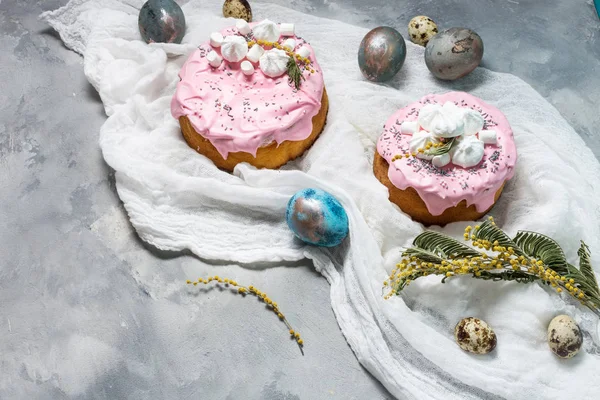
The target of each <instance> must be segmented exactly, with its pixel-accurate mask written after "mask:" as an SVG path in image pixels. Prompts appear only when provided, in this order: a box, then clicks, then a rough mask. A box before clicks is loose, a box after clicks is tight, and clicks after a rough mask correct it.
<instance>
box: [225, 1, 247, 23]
mask: <svg viewBox="0 0 600 400" xmlns="http://www.w3.org/2000/svg"><path fill="white" fill-rule="evenodd" d="M223 16H224V17H226V18H237V19H244V20H246V22H252V8H251V7H250V3H248V1H247V0H225V3H223Z"/></svg>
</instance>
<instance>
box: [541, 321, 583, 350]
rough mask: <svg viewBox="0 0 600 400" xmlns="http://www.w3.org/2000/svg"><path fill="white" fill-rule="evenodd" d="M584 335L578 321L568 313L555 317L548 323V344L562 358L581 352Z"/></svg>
mask: <svg viewBox="0 0 600 400" xmlns="http://www.w3.org/2000/svg"><path fill="white" fill-rule="evenodd" d="M582 344H583V335H582V334H581V330H580V329H579V326H577V323H575V321H573V319H572V318H571V317H569V316H568V315H559V316H558V317H555V318H554V319H553V320H552V321H550V324H549V325H548V345H549V346H550V350H552V352H553V353H554V354H556V355H557V356H559V357H560V358H571V357H573V356H574V355H575V354H577V353H579V350H580V349H581V345H582Z"/></svg>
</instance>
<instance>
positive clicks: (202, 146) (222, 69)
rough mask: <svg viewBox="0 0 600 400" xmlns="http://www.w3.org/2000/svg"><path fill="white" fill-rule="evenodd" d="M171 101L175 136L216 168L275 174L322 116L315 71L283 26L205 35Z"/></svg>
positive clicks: (308, 139) (309, 52) (308, 54)
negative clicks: (242, 164) (176, 122)
mask: <svg viewBox="0 0 600 400" xmlns="http://www.w3.org/2000/svg"><path fill="white" fill-rule="evenodd" d="M179 78H180V82H179V83H178V84H177V90H176V92H175V95H174V96H173V99H172V101H171V114H172V115H173V117H175V118H177V119H178V120H179V123H180V125H181V130H182V133H183V137H184V138H185V140H186V142H187V143H188V145H189V146H190V147H191V148H193V149H194V150H196V151H197V152H199V153H201V154H203V155H205V156H207V157H208V158H210V159H211V160H212V161H213V162H214V163H215V165H216V166H217V167H219V168H222V169H225V170H229V171H232V170H233V169H234V167H235V166H236V165H237V164H238V163H240V162H248V163H250V164H252V165H254V166H256V167H258V168H278V167H280V166H281V165H283V164H285V163H286V162H288V161H289V160H293V159H294V158H296V157H299V156H300V155H302V153H303V152H304V151H305V150H306V149H308V148H309V147H310V146H311V145H312V144H313V143H314V141H315V140H316V139H317V137H318V136H319V134H320V133H321V131H322V130H323V127H324V126H325V121H326V117H327V110H328V100H327V94H326V91H325V86H324V83H323V72H322V71H321V68H320V66H319V64H318V63H317V60H316V58H315V53H314V50H313V48H312V47H311V46H310V45H309V44H308V43H307V42H306V41H305V40H304V39H302V38H300V37H298V36H297V35H296V33H295V26H294V24H291V23H281V24H279V23H275V22H272V21H269V20H264V21H261V22H259V23H254V24H248V23H247V22H246V21H244V20H237V21H236V25H235V26H234V27H231V28H228V29H225V30H223V31H222V32H213V33H212V34H211V35H210V38H209V40H208V41H207V42H206V43H204V44H202V45H200V46H199V47H198V49H197V50H195V51H194V52H193V53H192V54H191V55H190V56H189V58H188V60H187V61H186V62H185V64H184V65H183V67H182V69H181V72H180V73H179Z"/></svg>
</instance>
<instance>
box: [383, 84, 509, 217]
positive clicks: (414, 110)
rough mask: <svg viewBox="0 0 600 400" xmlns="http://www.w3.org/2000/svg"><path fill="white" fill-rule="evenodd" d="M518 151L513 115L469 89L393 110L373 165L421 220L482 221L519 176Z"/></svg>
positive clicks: (393, 196) (391, 193) (393, 197)
mask: <svg viewBox="0 0 600 400" xmlns="http://www.w3.org/2000/svg"><path fill="white" fill-rule="evenodd" d="M516 161H517V150H516V146H515V141H514V137H513V132H512V129H511V127H510V125H509V123H508V120H507V119H506V117H505V116H504V115H503V114H502V112H500V110H498V109H497V108H496V107H493V106H491V105H489V104H486V103H484V102H483V101H482V100H480V99H478V98H476V97H474V96H471V95H469V94H467V93H462V92H450V93H446V94H441V95H428V96H425V97H423V98H422V99H421V100H419V101H418V102H416V103H413V104H410V105H409V106H407V107H404V108H402V109H401V110H399V111H397V112H396V113H395V114H394V115H392V116H391V117H390V118H389V119H388V121H387V122H386V124H385V126H384V131H383V134H382V135H381V137H380V138H379V140H378V142H377V151H376V152H375V160H374V163H373V170H374V173H375V176H376V177H377V178H378V179H379V180H380V181H381V182H382V183H383V184H384V185H385V186H387V188H388V190H389V196H390V200H391V201H392V202H394V203H395V204H397V205H398V206H399V207H400V209H402V211H404V212H405V213H407V214H408V215H410V216H411V217H412V218H413V219H414V220H415V221H418V222H421V223H423V224H425V225H445V224H448V223H450V222H455V221H468V220H477V219H479V218H481V217H482V216H483V215H485V214H486V213H487V212H488V211H489V210H490V209H491V208H492V207H493V205H494V204H495V202H496V201H497V200H498V198H499V197H500V194H501V193H502V189H503V188H504V185H505V183H506V181H508V180H509V179H511V178H512V177H513V175H514V171H515V164H516Z"/></svg>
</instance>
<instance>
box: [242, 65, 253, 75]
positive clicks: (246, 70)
mask: <svg viewBox="0 0 600 400" xmlns="http://www.w3.org/2000/svg"><path fill="white" fill-rule="evenodd" d="M240 67H241V69H242V72H243V73H244V75H246V76H248V75H252V74H253V73H254V65H252V63H251V62H250V61H242V63H241V64H240Z"/></svg>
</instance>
